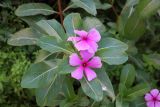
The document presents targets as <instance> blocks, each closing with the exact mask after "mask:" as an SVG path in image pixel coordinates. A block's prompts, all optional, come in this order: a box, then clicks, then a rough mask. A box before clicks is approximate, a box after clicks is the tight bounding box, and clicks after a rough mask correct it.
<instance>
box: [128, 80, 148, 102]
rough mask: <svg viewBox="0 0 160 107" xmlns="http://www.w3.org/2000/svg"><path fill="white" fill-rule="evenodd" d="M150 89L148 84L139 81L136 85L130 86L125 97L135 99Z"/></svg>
mask: <svg viewBox="0 0 160 107" xmlns="http://www.w3.org/2000/svg"><path fill="white" fill-rule="evenodd" d="M149 90H150V87H149V86H148V84H145V83H141V84H138V85H136V86H134V87H133V88H130V89H129V90H128V91H127V92H126V93H127V97H126V99H128V100H129V99H131V100H133V99H136V98H137V97H139V96H143V95H144V94H145V93H147V92H148V91H149Z"/></svg>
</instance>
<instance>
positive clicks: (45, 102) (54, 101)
mask: <svg viewBox="0 0 160 107" xmlns="http://www.w3.org/2000/svg"><path fill="white" fill-rule="evenodd" d="M63 82H64V80H63V78H62V77H60V76H58V75H54V77H53V78H52V81H51V83H50V84H49V85H48V86H47V87H44V88H37V89H36V100H37V103H38V105H39V106H56V105H58V104H60V103H61V102H62V100H63V99H64V98H63V96H62V97H61V95H60V93H61V91H62V83H63Z"/></svg>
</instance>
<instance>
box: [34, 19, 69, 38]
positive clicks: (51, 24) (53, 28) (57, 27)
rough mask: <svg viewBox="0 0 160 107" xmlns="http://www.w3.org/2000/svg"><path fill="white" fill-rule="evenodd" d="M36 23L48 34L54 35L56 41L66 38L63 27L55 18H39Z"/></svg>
mask: <svg viewBox="0 0 160 107" xmlns="http://www.w3.org/2000/svg"><path fill="white" fill-rule="evenodd" d="M37 25H38V26H39V27H40V28H41V29H42V30H43V31H44V32H45V33H46V34H48V35H49V36H53V37H55V38H56V39H57V40H58V41H62V39H63V40H66V39H67V36H66V34H65V32H64V29H63V27H62V26H61V24H60V23H59V22H57V21H56V20H54V19H52V20H41V21H39V22H37Z"/></svg>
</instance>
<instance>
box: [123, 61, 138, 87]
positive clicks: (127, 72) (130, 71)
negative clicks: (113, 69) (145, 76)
mask: <svg viewBox="0 0 160 107" xmlns="http://www.w3.org/2000/svg"><path fill="white" fill-rule="evenodd" d="M135 77H136V71H135V68H134V66H133V65H131V64H127V65H125V66H124V67H123V69H122V73H121V77H120V83H122V84H124V85H125V86H126V87H127V88H129V87H131V86H132V85H133V82H134V80H135Z"/></svg>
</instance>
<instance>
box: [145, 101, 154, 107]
mask: <svg viewBox="0 0 160 107" xmlns="http://www.w3.org/2000/svg"><path fill="white" fill-rule="evenodd" d="M147 107H155V106H154V101H149V102H147Z"/></svg>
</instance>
